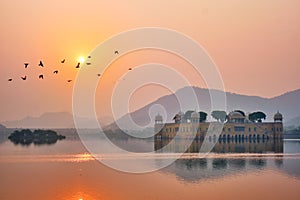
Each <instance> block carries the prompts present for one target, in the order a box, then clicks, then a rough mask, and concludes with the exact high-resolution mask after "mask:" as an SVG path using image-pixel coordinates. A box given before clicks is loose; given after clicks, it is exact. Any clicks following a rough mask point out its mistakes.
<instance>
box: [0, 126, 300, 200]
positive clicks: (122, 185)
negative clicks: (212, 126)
mask: <svg viewBox="0 0 300 200" xmlns="http://www.w3.org/2000/svg"><path fill="white" fill-rule="evenodd" d="M59 132H60V133H61V134H63V135H66V136H67V138H66V139H65V140H61V141H57V142H56V143H55V144H50V145H34V144H30V145H27V146H26V145H25V146H24V145H20V144H18V145H16V144H14V143H12V142H11V141H9V140H7V139H6V137H1V140H0V163H1V165H0V177H1V182H0V199H1V200H2V199H3V200H5V199H7V200H14V199H16V200H20V199H30V200H35V199H37V200H41V199H43V200H48V199H49V200H50V199H51V200H52V199H68V200H69V199H74V200H98V199H209V200H212V199H264V200H265V199H273V200H274V199H289V200H290V199H297V200H299V199H300V192H299V187H300V140H284V141H283V142H281V143H274V144H273V143H272V142H270V141H264V142H263V141H259V142H258V141H252V142H251V143H250V142H240V141H223V142H221V141H220V142H218V141H217V144H216V146H215V147H214V149H213V151H212V152H211V153H210V154H208V155H207V156H205V157H202V158H198V156H197V153H196V152H197V150H198V147H199V144H197V142H195V143H193V144H192V145H191V146H190V147H189V149H188V150H187V151H186V153H185V154H184V155H183V156H182V157H181V158H180V159H178V160H176V161H175V162H174V163H173V164H171V165H170V166H168V167H166V168H163V169H160V170H158V171H155V172H150V173H143V174H130V173H124V172H120V171H117V170H114V169H111V168H109V167H107V166H105V165H103V164H102V163H100V162H99V161H98V160H95V159H94V157H93V156H91V155H90V154H89V153H88V151H87V150H86V149H85V147H84V146H83V144H82V143H81V141H80V140H78V137H76V135H75V132H74V131H72V130H60V131H59ZM92 138H93V136H91V140H92ZM114 142H115V143H118V145H119V146H122V147H127V148H128V149H130V148H132V147H138V149H140V150H141V151H148V150H149V151H150V150H153V149H160V147H161V146H162V145H163V141H162V142H158V143H157V142H155V143H154V142H152V141H147V140H146V141H137V140H130V139H129V140H125V139H123V140H121V139H119V140H118V139H115V141H114ZM135 149H136V148H135ZM176 149H180V144H178V146H177V144H176V145H175V146H174V149H168V150H167V152H160V153H157V154H156V155H153V156H154V157H155V158H156V156H157V159H158V160H159V159H160V156H161V155H169V154H168V153H172V150H174V152H173V153H175V154H176ZM170 155H171V156H172V154H170ZM120 159H127V158H120ZM142 159H143V158H142Z"/></svg>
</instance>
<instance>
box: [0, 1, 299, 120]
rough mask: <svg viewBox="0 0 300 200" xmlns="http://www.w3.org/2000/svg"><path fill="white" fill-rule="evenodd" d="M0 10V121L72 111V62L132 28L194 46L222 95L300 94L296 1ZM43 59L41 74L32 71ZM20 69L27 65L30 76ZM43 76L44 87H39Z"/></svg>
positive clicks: (27, 4) (21, 5) (8, 4)
mask: <svg viewBox="0 0 300 200" xmlns="http://www.w3.org/2000/svg"><path fill="white" fill-rule="evenodd" d="M0 9H1V10H0V24H1V35H0V43H1V47H0V55H1V65H0V71H1V72H0V91H1V104H0V110H1V112H0V121H5V120H12V119H19V118H22V117H25V116H29V115H31V116H38V115H40V114H42V113H44V112H49V111H54V112H57V111H69V112H70V111H71V101H72V96H71V95H72V87H73V84H72V83H70V84H68V83H67V82H66V80H67V79H73V80H74V78H75V76H76V72H77V71H76V69H75V68H74V67H75V66H76V63H77V58H78V57H79V56H87V55H88V54H89V52H90V51H91V50H92V49H94V48H95V47H96V46H97V45H98V44H99V43H100V42H102V41H104V40H105V39H107V38H109V37H110V36H112V35H114V34H117V33H119V32H121V31H125V30H128V29H132V28H137V27H147V26H155V27H163V28H169V29H174V30H177V31H179V32H182V33H184V34H186V35H188V36H190V37H192V38H194V39H195V40H197V41H198V42H199V43H200V44H201V45H203V47H204V48H205V49H206V50H207V51H208V53H209V54H210V56H211V57H212V58H213V60H214V61H215V63H216V64H217V66H218V67H219V70H220V72H221V75H222V77H223V80H224V84H225V88H226V90H227V91H230V92H235V93H241V94H247V95H258V96H263V97H273V96H276V95H280V94H282V93H285V92H287V91H291V90H295V89H299V88H300V80H299V72H300V67H299V63H300V1H298V0H286V1H283V0H254V1H240V0H231V1H227V0H207V1H196V0H195V1H192V0H190V1H176V0H165V1H159V0H152V1H140V0H132V1H130V3H128V2H127V1H99V0H88V1H86V0H85V1H84V0H82V1H81V0H74V1H59V0H51V1H48V0H45V1H36V0H27V1H17V0H2V1H1V2H0ZM63 58H65V59H66V63H65V64H64V66H61V64H60V60H61V59H63ZM40 59H42V60H43V61H44V63H45V65H46V67H45V68H44V69H40V68H38V67H37V63H38V61H39V60H40ZM24 62H29V63H30V66H29V68H28V69H27V70H25V69H24V67H23V63H24ZM54 69H59V70H60V73H59V76H56V77H54V76H53V75H52V71H53V70H54ZM40 73H43V74H45V80H44V81H39V80H37V78H36V77H37V75H38V74H40ZM25 74H26V75H27V76H28V80H27V81H26V82H22V81H21V80H20V78H19V77H20V76H22V75H25ZM8 78H13V79H14V81H13V82H8V81H7V79H8ZM199 85H200V86H203V87H205V86H204V85H201V84H199ZM148 89H149V88H148ZM160 94H161V93H158V94H156V96H158V95H160ZM135 96H138V95H135ZM154 96H155V95H152V96H150V97H145V98H146V100H145V102H146V101H147V100H148V101H149V100H151V98H152V99H153V98H154ZM147 98H148V99H147ZM137 102H142V100H139V101H137ZM138 106H140V104H139V105H138ZM133 107H134V106H133Z"/></svg>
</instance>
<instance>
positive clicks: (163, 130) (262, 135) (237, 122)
mask: <svg viewBox="0 0 300 200" xmlns="http://www.w3.org/2000/svg"><path fill="white" fill-rule="evenodd" d="M174 119H175V122H174V123H165V124H164V123H163V117H162V116H161V115H159V114H158V115H157V116H156V117H155V125H154V130H155V133H156V134H155V140H162V139H172V138H174V137H175V136H176V135H177V134H179V135H180V137H184V138H189V135H191V134H190V133H191V132H195V131H197V132H196V137H194V135H193V139H196V140H203V139H204V138H205V136H206V134H207V131H208V128H209V125H210V123H220V122H200V114H199V113H198V112H193V113H191V115H190V117H189V118H186V117H185V114H184V113H182V112H180V113H178V114H176V116H175V117H174ZM282 119H283V117H282V114H281V113H279V112H277V113H276V114H275V115H274V122H261V121H259V122H252V121H250V120H249V119H248V116H246V115H243V114H242V113H241V112H238V111H233V112H230V113H229V114H228V115H227V121H226V122H225V123H224V126H223V129H222V132H221V134H220V135H219V136H217V135H216V134H213V135H211V136H209V139H223V140H234V139H235V140H243V141H244V140H246V141H248V140H260V139H262V140H270V139H274V140H275V139H280V140H281V139H283V124H282Z"/></svg>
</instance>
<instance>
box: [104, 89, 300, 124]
mask: <svg viewBox="0 0 300 200" xmlns="http://www.w3.org/2000/svg"><path fill="white" fill-rule="evenodd" d="M193 89H194V91H195V93H196V95H197V99H198V103H199V108H200V110H201V111H204V112H207V113H208V117H210V113H209V111H210V106H211V103H210V96H209V91H208V90H207V89H203V88H196V87H195V88H193ZM214 92H217V93H218V91H214ZM189 93H190V91H189V90H188V88H182V89H180V90H178V91H177V92H176V95H177V96H180V97H183V99H184V100H183V107H182V108H181V109H180V107H179V103H178V101H177V99H176V95H175V94H171V95H166V96H163V97H161V98H159V99H157V100H156V101H154V102H152V103H150V104H148V105H146V106H145V107H143V108H141V109H139V110H136V111H134V112H132V113H130V117H131V118H132V120H133V121H134V122H135V123H137V124H139V125H145V124H149V123H150V117H151V119H154V116H155V115H156V114H157V113H153V111H152V113H150V115H151V116H149V110H150V108H151V107H152V106H154V105H155V104H159V105H162V106H163V107H164V108H165V110H166V113H167V116H166V118H164V120H165V121H167V122H171V121H172V119H173V117H174V115H175V114H176V113H178V112H179V111H180V110H182V111H186V110H195V108H196V107H197V106H196V105H194V104H193V101H192V100H191V99H190V98H188V97H189ZM226 98H227V112H229V111H233V110H236V109H239V110H243V111H244V112H245V113H247V112H254V111H263V112H265V113H266V115H267V121H273V116H274V114H275V113H276V112H277V111H280V112H281V113H282V114H283V117H284V121H288V120H290V119H292V118H295V117H298V116H299V115H300V105H299V100H300V89H298V90H295V91H292V92H287V93H285V94H282V95H280V96H277V97H273V98H262V97H258V96H247V95H240V94H234V93H229V92H227V93H226ZM160 114H162V113H161V112H160ZM125 117H126V116H125ZM125 117H124V116H123V117H121V118H120V119H119V120H118V123H119V124H122V126H123V127H126V120H125ZM208 120H209V118H208ZM152 125H153V121H152ZM108 128H111V129H114V128H116V124H111V125H110V126H108ZM126 128H127V129H129V130H130V129H131V127H129V126H128V127H126Z"/></svg>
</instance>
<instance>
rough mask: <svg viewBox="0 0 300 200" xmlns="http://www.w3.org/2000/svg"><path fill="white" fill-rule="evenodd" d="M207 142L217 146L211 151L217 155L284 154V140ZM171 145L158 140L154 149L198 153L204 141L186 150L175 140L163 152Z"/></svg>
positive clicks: (179, 141)
mask: <svg viewBox="0 0 300 200" xmlns="http://www.w3.org/2000/svg"><path fill="white" fill-rule="evenodd" d="M207 142H209V143H212V144H215V146H214V148H213V149H212V151H211V152H215V153H266V152H273V153H283V140H253V141H252V140H247V141H246V140H218V141H217V142H216V141H207ZM169 143H170V140H156V141H155V144H154V149H155V150H156V151H158V152H160V153H167V152H184V151H185V152H186V153H198V152H199V151H200V148H201V146H202V144H203V141H201V140H194V141H193V142H192V144H191V145H190V147H188V148H186V145H185V143H186V141H182V140H174V142H173V143H172V145H169V146H168V148H164V150H162V148H163V147H165V146H166V145H168V144H169ZM185 149H186V150H185Z"/></svg>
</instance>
